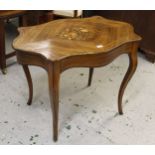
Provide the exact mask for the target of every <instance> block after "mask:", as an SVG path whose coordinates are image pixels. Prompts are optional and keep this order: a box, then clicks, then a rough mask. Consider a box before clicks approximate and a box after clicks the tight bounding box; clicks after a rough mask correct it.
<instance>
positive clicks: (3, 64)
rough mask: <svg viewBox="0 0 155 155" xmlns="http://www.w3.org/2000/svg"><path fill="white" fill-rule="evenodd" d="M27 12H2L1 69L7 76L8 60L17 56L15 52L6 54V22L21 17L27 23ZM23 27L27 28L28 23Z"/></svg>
mask: <svg viewBox="0 0 155 155" xmlns="http://www.w3.org/2000/svg"><path fill="white" fill-rule="evenodd" d="M27 13H28V12H27V11H24V10H7V11H0V68H1V70H2V73H3V74H6V59H8V58H10V57H12V56H14V55H15V52H12V53H9V54H5V20H8V19H10V18H14V17H20V18H21V19H23V21H24V22H25V15H26V14H27ZM21 25H25V26H26V22H25V23H24V24H23V23H21Z"/></svg>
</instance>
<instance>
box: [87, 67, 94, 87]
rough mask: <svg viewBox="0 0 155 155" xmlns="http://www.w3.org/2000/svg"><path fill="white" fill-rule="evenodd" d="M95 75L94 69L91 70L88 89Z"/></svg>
mask: <svg viewBox="0 0 155 155" xmlns="http://www.w3.org/2000/svg"><path fill="white" fill-rule="evenodd" d="M93 73H94V68H89V79H88V87H89V86H91V83H92V77H93Z"/></svg>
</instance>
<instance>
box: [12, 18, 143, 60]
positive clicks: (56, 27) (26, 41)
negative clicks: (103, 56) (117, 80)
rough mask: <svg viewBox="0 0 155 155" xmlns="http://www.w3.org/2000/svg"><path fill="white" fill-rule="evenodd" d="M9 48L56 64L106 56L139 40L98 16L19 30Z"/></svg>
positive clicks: (125, 25) (127, 28) (119, 24)
mask: <svg viewBox="0 0 155 155" xmlns="http://www.w3.org/2000/svg"><path fill="white" fill-rule="evenodd" d="M19 32H20V34H19V36H18V37H17V38H16V39H15V40H14V42H13V47H14V49H16V50H18V51H24V52H32V53H38V54H41V55H42V56H44V57H45V58H47V59H49V60H52V61H56V60H61V59H64V58H66V57H69V56H76V55H86V54H97V53H103V52H109V51H110V50H112V49H114V48H116V47H119V46H120V45H123V44H125V43H128V42H134V41H139V40H141V38H140V37H139V36H138V35H137V34H135V33H134V29H133V27H132V26H131V25H130V24H128V23H124V22H119V21H114V20H108V19H105V18H103V17H100V16H94V17H90V18H76V19H61V20H54V21H51V22H48V23H45V24H41V25H37V26H32V27H23V28H19Z"/></svg>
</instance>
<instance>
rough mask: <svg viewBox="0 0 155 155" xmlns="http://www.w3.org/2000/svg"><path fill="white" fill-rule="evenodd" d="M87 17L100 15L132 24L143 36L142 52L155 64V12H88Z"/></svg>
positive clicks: (86, 12)
mask: <svg viewBox="0 0 155 155" xmlns="http://www.w3.org/2000/svg"><path fill="white" fill-rule="evenodd" d="M84 14H85V16H94V15H99V16H103V17H105V18H109V19H113V20H119V21H124V22H128V23H130V24H132V25H133V26H134V28H135V32H136V33H138V34H139V35H141V36H142V38H143V40H142V41H141V43H140V46H139V47H140V50H139V51H140V52H142V53H143V54H144V55H145V56H146V58H147V60H149V61H150V62H155V43H154V38H155V30H154V25H155V10H86V11H84Z"/></svg>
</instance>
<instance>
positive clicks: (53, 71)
mask: <svg viewBox="0 0 155 155" xmlns="http://www.w3.org/2000/svg"><path fill="white" fill-rule="evenodd" d="M48 79H49V95H50V99H51V108H52V112H53V140H54V141H57V139H58V112H59V79H60V67H59V63H57V62H56V63H53V64H52V63H50V64H49V67H48Z"/></svg>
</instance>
